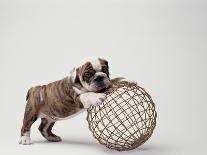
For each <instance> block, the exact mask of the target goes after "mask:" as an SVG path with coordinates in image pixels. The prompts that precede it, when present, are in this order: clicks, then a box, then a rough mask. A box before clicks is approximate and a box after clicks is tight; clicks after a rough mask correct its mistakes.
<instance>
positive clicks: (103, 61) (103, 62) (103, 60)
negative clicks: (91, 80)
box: [99, 58, 109, 67]
mask: <svg viewBox="0 0 207 155" xmlns="http://www.w3.org/2000/svg"><path fill="white" fill-rule="evenodd" d="M99 61H100V62H101V64H104V65H106V66H107V67H109V64H108V61H107V60H105V59H103V58H99Z"/></svg>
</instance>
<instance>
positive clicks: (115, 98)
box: [87, 82, 157, 151]
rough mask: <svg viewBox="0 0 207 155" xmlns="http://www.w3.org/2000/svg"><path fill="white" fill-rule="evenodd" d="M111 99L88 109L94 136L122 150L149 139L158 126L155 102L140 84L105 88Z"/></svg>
mask: <svg viewBox="0 0 207 155" xmlns="http://www.w3.org/2000/svg"><path fill="white" fill-rule="evenodd" d="M105 93H106V94H107V99H106V100H105V101H104V103H103V104H101V105H100V106H91V107H90V108H89V109H88V115H87V121H88V125H89V129H90V131H91V132H92V134H93V136H94V137H95V138H96V139H97V140H98V141H99V142H100V143H101V144H103V145H105V146H106V147H108V148H110V149H115V150H118V151H124V150H131V149H134V148H136V147H138V146H140V145H142V144H143V143H144V142H146V141H147V140H148V139H149V138H150V136H151V135H152V133H153V130H154V128H155V126H156V117H157V114H156V111H155V105H154V102H153V101H152V98H151V97H150V95H149V94H148V93H147V92H146V91H145V90H144V89H143V88H141V87H139V86H138V85H137V84H134V83H129V82H117V83H115V84H113V85H112V86H111V87H110V88H109V89H108V90H106V91H105Z"/></svg>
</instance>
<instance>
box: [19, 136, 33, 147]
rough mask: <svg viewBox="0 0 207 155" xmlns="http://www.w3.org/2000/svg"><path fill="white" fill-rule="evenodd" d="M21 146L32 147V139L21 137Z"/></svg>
mask: <svg viewBox="0 0 207 155" xmlns="http://www.w3.org/2000/svg"><path fill="white" fill-rule="evenodd" d="M19 144H22V145H30V144H31V139H30V137H28V136H21V138H20V140H19Z"/></svg>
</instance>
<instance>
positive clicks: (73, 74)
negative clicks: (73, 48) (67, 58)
mask: <svg viewBox="0 0 207 155" xmlns="http://www.w3.org/2000/svg"><path fill="white" fill-rule="evenodd" d="M78 72H79V68H73V70H72V71H71V77H72V81H73V83H76V84H77V83H80V78H79V75H78Z"/></svg>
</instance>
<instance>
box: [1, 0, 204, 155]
mask: <svg viewBox="0 0 207 155" xmlns="http://www.w3.org/2000/svg"><path fill="white" fill-rule="evenodd" d="M206 27H207V2H206V1H205V0H156V1H154V0H104V1H103V0H87V1H86V0H35V1H32V0H0V82H1V85H0V97H1V101H0V122H1V125H0V137H1V140H0V153H4V154H5V153H6V154H21V155H24V154H40V153H41V154H43V153H45V154H50V155H52V154H57V153H59V154H76V155H78V154H83V153H84V154H97V155H99V154H100V155H101V154H103V155H104V154H113V155H115V154H129V155H135V154H136V155H137V154H140V155H141V154H142V155H145V154H146V155H147V154H154V155H156V154H159V155H160V154H182V155H183V154H188V155H190V154H206V153H207V151H206V148H205V147H206V139H207V133H206V131H207V125H206V122H207V115H206V109H207V105H206V104H207V103H206V86H207V82H206V79H207V67H206V66H207V29H206ZM88 56H100V57H104V58H107V59H108V60H109V63H110V69H111V77H116V76H125V77H127V78H129V79H133V80H137V81H138V84H139V85H140V86H142V87H144V88H145V89H146V90H147V91H148V92H149V93H150V94H151V96H152V97H153V99H154V102H155V103H156V110H157V112H158V119H157V127H156V129H155V131H154V134H153V136H152V137H151V138H150V140H149V141H148V142H147V143H145V144H144V145H143V146H141V147H140V148H138V149H136V150H133V151H130V152H121V153H120V152H116V151H111V150H108V149H107V148H105V147H104V146H101V145H100V144H98V142H97V141H96V140H95V139H94V138H93V137H92V134H91V133H90V131H89V130H88V127H87V122H86V112H85V113H83V114H80V115H79V116H77V117H75V118H73V119H70V120H68V121H60V122H57V123H56V125H55V127H54V131H55V133H56V134H58V135H60V136H61V137H62V139H63V141H62V142H61V143H49V142H46V141H45V140H44V138H42V136H41V135H40V133H39V131H38V130H37V128H38V126H39V123H40V121H37V122H36V123H35V124H34V125H33V127H32V135H31V138H32V142H33V144H32V145H30V146H21V145H18V140H19V136H20V128H21V124H22V117H23V111H24V107H25V95H26V92H27V90H28V89H29V88H30V87H31V86H34V85H41V84H46V83H49V82H52V81H55V80H58V79H61V78H63V77H65V76H67V75H68V74H69V72H70V70H71V69H72V68H73V66H74V65H75V64H77V63H78V62H79V61H80V60H81V59H83V58H85V57H88Z"/></svg>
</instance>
